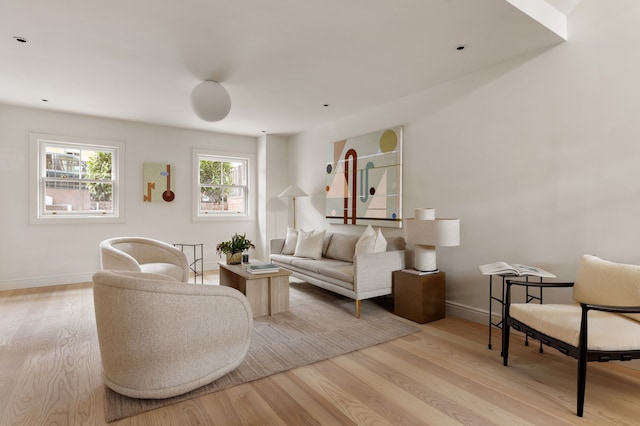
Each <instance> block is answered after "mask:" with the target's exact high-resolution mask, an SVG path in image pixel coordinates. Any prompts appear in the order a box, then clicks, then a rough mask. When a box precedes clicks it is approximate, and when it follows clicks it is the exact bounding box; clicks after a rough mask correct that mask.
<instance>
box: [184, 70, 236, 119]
mask: <svg viewBox="0 0 640 426" xmlns="http://www.w3.org/2000/svg"><path fill="white" fill-rule="evenodd" d="M191 108H193V112H195V113H196V115H197V116H198V117H200V118H201V119H203V120H204V121H220V120H222V119H223V118H225V117H226V116H227V115H228V114H229V111H230V110H231V97H230V96H229V92H227V90H226V89H225V88H224V87H222V85H220V84H218V83H216V82H215V81H209V80H207V81H203V82H202V83H200V84H198V85H197V86H196V87H194V88H193V90H192V91H191Z"/></svg>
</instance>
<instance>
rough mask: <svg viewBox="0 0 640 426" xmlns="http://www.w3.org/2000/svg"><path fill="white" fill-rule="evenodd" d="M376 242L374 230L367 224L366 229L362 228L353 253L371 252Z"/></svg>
mask: <svg viewBox="0 0 640 426" xmlns="http://www.w3.org/2000/svg"><path fill="white" fill-rule="evenodd" d="M375 244H376V231H374V230H373V228H372V227H371V225H368V226H367V229H365V230H364V232H363V233H362V235H361V236H360V239H359V240H358V242H357V243H356V252H355V254H356V255H358V254H362V253H373V248H374V247H375Z"/></svg>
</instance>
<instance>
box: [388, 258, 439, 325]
mask: <svg viewBox="0 0 640 426" xmlns="http://www.w3.org/2000/svg"><path fill="white" fill-rule="evenodd" d="M393 302H394V313H395V314H396V315H398V316H401V317H402V318H406V319H409V320H411V321H415V322H417V323H420V324H424V323H427V322H431V321H435V320H439V319H442V318H444V313H445V274H444V272H436V273H432V274H418V273H417V271H409V270H401V271H393Z"/></svg>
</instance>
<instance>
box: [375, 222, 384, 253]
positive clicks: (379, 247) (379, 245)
mask: <svg viewBox="0 0 640 426" xmlns="http://www.w3.org/2000/svg"><path fill="white" fill-rule="evenodd" d="M385 251H387V240H386V239H385V238H384V235H382V230H381V229H380V228H378V233H377V234H376V243H375V244H374V246H373V252H374V253H382V252H385Z"/></svg>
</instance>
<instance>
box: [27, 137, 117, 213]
mask: <svg viewBox="0 0 640 426" xmlns="http://www.w3.org/2000/svg"><path fill="white" fill-rule="evenodd" d="M41 141H43V142H44V141H46V142H55V143H60V144H78V145H83V146H88V145H89V146H90V145H94V146H96V147H105V148H109V149H113V148H115V156H114V157H115V159H116V161H115V164H114V166H115V167H114V170H112V172H113V173H114V175H115V182H114V189H116V191H114V192H115V193H116V198H115V199H114V200H113V203H114V207H113V210H114V213H113V214H110V215H89V214H87V215H73V216H70V215H69V216H65V215H42V214H41V209H40V207H41V206H40V203H41V201H42V199H44V197H43V194H42V191H43V190H44V188H43V187H42V184H41V183H42V181H41V176H40V167H41V165H42V164H41V162H42V161H43V159H42V157H41V155H40V145H41V143H42V142H41ZM124 161H125V143H124V142H123V141H114V140H102V139H89V138H80V137H73V136H60V135H50V134H46V133H32V132H30V133H29V165H30V173H29V176H30V179H29V222H30V223H31V224H65V223H67V224H68V223H123V222H125V185H124V179H125V173H124V171H125V163H124Z"/></svg>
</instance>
